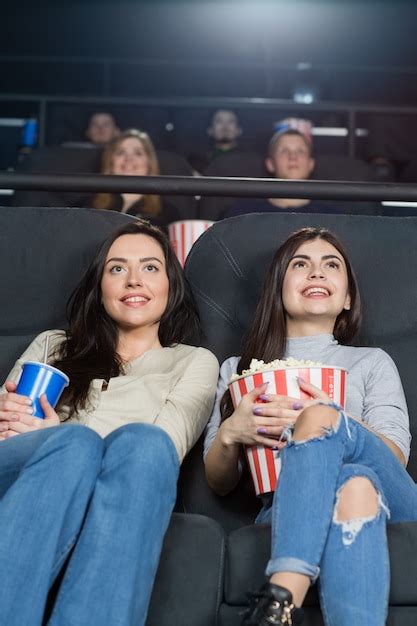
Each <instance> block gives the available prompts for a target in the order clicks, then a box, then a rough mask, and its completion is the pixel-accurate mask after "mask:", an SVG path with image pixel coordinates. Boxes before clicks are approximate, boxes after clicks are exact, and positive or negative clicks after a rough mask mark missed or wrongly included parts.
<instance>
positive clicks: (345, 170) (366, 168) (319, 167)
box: [312, 154, 375, 182]
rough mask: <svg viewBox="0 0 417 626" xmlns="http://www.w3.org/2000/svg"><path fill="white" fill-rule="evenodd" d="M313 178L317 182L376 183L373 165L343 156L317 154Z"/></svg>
mask: <svg viewBox="0 0 417 626" xmlns="http://www.w3.org/2000/svg"><path fill="white" fill-rule="evenodd" d="M314 160H315V167H314V172H313V176H312V178H314V179H315V180H352V181H369V182H371V181H375V173H374V170H373V168H372V167H371V165H369V163H367V162H366V161H363V160H362V159H356V158H355V157H350V156H346V155H342V154H317V155H316V156H315V157H314Z"/></svg>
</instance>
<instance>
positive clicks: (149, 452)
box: [106, 423, 179, 465]
mask: <svg viewBox="0 0 417 626" xmlns="http://www.w3.org/2000/svg"><path fill="white" fill-rule="evenodd" d="M106 446H107V450H106V460H107V461H110V460H111V459H113V458H120V457H122V456H123V457H130V458H131V462H132V463H137V464H139V465H144V464H147V463H148V462H151V463H153V464H155V463H156V464H157V462H158V460H159V461H160V462H162V460H163V459H168V460H169V461H172V462H173V463H175V464H176V465H178V464H179V462H178V455H177V452H176V450H175V446H174V444H173V442H172V440H171V438H170V437H169V435H167V433H166V432H165V431H164V430H162V428H159V427H158V426H154V425H153V424H137V423H135V424H126V426H122V427H121V428H118V429H117V430H115V431H113V432H112V433H111V434H110V435H109V436H108V437H107V438H106Z"/></svg>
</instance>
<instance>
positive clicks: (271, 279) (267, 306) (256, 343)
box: [220, 227, 362, 420]
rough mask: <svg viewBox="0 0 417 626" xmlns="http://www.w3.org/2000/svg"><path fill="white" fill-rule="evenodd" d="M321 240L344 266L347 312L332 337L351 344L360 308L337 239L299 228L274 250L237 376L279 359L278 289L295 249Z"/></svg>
mask: <svg viewBox="0 0 417 626" xmlns="http://www.w3.org/2000/svg"><path fill="white" fill-rule="evenodd" d="M315 239H323V240H324V241H327V242H328V243H330V244H331V245H332V246H334V247H335V248H336V250H337V251H338V252H339V253H340V254H341V256H342V257H343V259H344V261H345V264H346V271H347V279H348V292H349V296H350V309H349V310H345V309H344V310H343V311H341V313H339V315H338V316H337V318H336V322H335V325H334V330H333V334H334V336H335V338H336V339H337V340H338V341H339V342H340V343H343V344H350V343H352V341H353V339H354V337H355V336H356V334H357V332H358V331H359V328H360V324H361V321H362V307H361V299H360V294H359V288H358V282H357V279H356V276H355V273H354V271H353V268H352V265H351V263H350V261H349V258H348V256H347V253H346V250H345V248H344V246H343V244H342V242H341V241H340V239H339V238H338V237H337V236H336V235H335V234H334V233H332V232H330V231H329V230H327V229H325V228H312V227H309V228H302V229H300V230H297V231H296V232H294V233H292V235H290V236H289V237H288V239H287V240H286V241H284V243H283V244H282V245H281V246H280V247H279V248H278V250H277V251H276V253H275V255H274V257H273V259H272V262H271V265H270V267H269V270H268V272H267V274H266V277H265V280H264V284H263V288H262V292H261V297H260V300H259V302H258V306H257V308H256V312H255V317H254V320H253V323H252V326H251V327H250V329H249V331H248V334H247V338H246V340H245V342H244V346H243V350H242V356H241V358H240V361H239V364H238V368H237V373H238V374H241V373H242V371H243V370H244V369H248V368H249V365H250V362H251V360H252V359H253V358H255V359H262V360H263V361H265V363H268V362H269V361H273V360H275V359H282V358H283V357H284V354H285V349H286V345H287V324H286V319H285V308H284V303H283V300H282V287H283V284H284V278H285V274H286V272H287V268H288V265H289V263H290V261H291V259H292V257H293V256H294V254H295V253H296V251H297V250H298V248H299V247H300V246H301V245H302V244H303V243H305V242H307V241H314V240H315ZM220 409H221V414H222V419H223V420H224V419H226V418H227V417H230V415H231V414H232V413H233V404H232V399H231V396H230V392H229V391H226V392H225V394H224V395H223V398H222V400H221V404H220Z"/></svg>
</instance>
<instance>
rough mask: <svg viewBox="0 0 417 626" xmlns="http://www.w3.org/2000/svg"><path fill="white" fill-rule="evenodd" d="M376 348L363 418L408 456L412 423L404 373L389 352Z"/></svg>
mask: <svg viewBox="0 0 417 626" xmlns="http://www.w3.org/2000/svg"><path fill="white" fill-rule="evenodd" d="M372 352H373V353H374V358H373V360H372V363H371V364H370V367H369V370H368V372H367V374H366V380H365V403H364V410H363V413H362V419H363V420H364V422H366V423H367V424H368V425H369V426H370V427H371V428H373V429H374V430H375V431H376V432H378V433H381V434H382V435H385V437H387V438H388V439H390V440H391V441H393V442H394V443H395V444H396V445H397V446H398V447H399V448H400V450H401V452H402V453H403V454H404V456H405V458H406V460H408V457H409V456H410V442H411V434H410V423H409V417H408V410H407V403H406V399H405V395H404V390H403V387H402V384H401V380H400V375H399V373H398V370H397V367H396V365H395V363H394V361H393V360H392V359H391V357H390V356H389V355H388V354H387V353H386V352H384V351H383V350H380V349H375V350H373V351H372Z"/></svg>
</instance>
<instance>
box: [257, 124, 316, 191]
mask: <svg viewBox="0 0 417 626" xmlns="http://www.w3.org/2000/svg"><path fill="white" fill-rule="evenodd" d="M266 167H267V169H268V171H269V172H270V173H271V174H273V175H274V176H275V178H286V179H294V180H297V179H298V180H303V179H307V178H310V176H311V173H312V171H313V169H314V159H313V158H312V157H311V151H310V148H309V146H308V145H307V142H306V141H305V140H304V139H303V137H302V136H301V135H296V134H288V135H286V134H283V135H282V137H280V138H279V139H278V140H277V141H276V143H275V145H274V147H273V151H272V153H271V155H270V156H269V157H268V158H267V159H266Z"/></svg>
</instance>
